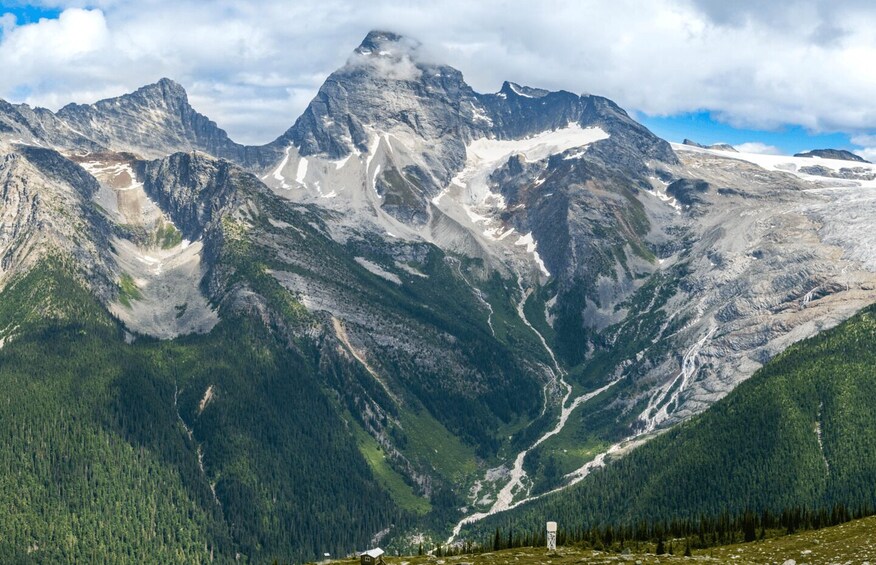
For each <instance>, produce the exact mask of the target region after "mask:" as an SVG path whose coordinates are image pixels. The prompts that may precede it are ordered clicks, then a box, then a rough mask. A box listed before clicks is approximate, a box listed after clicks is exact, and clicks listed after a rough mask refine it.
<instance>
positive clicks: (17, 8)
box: [0, 2, 61, 25]
mask: <svg viewBox="0 0 876 565" xmlns="http://www.w3.org/2000/svg"><path fill="white" fill-rule="evenodd" d="M2 6H3V7H2V8H0V13H6V14H13V15H14V16H15V18H16V20H17V23H18V24H19V25H21V24H28V23H35V22H37V21H39V19H40V18H57V17H58V16H60V15H61V10H60V9H58V8H46V7H42V6H33V5H28V4H17V3H15V2H3V3H2Z"/></svg>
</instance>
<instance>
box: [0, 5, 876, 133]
mask: <svg viewBox="0 0 876 565" xmlns="http://www.w3.org/2000/svg"><path fill="white" fill-rule="evenodd" d="M41 3H42V4H43V5H45V6H49V7H53V8H58V9H61V10H63V12H62V14H61V17H60V18H59V19H57V20H43V21H40V22H37V23H32V24H28V25H17V26H15V25H14V24H13V22H12V20H11V19H10V18H9V17H2V16H0V17H2V19H0V26H2V27H3V35H2V39H0V68H3V69H4V70H5V71H6V72H4V73H2V74H0V97H4V98H7V99H10V100H12V101H14V102H28V103H32V104H40V105H45V106H47V107H50V108H53V109H54V108H57V107H58V106H61V105H63V104H64V103H67V102H70V101H75V102H92V101H94V100H95V99H97V98H98V97H102V96H110V95H117V94H121V93H123V92H128V91H131V90H134V89H136V88H137V87H139V86H141V85H143V84H145V83H149V82H154V81H155V80H157V79H159V78H161V77H163V76H167V77H170V78H173V79H174V80H177V81H178V82H180V83H181V84H183V86H185V87H186V89H187V90H188V91H189V93H190V95H191V98H192V101H193V102H194V103H195V106H196V108H197V109H198V110H200V111H201V112H203V113H205V114H207V115H208V116H210V117H211V118H212V119H214V120H216V121H217V122H218V123H219V124H220V125H221V126H223V127H225V128H226V129H228V130H229V133H230V134H231V135H232V137H234V138H236V139H238V140H240V141H243V142H249V143H259V142H266V141H269V140H270V139H272V138H273V137H275V136H277V135H279V134H280V133H281V132H282V131H284V130H285V129H286V128H287V127H288V126H289V125H291V123H292V122H293V121H294V120H295V118H296V117H297V116H298V115H299V114H300V113H301V111H302V110H303V109H304V107H305V106H306V104H307V102H308V101H309V99H310V98H312V97H313V95H314V94H315V93H316V90H317V89H318V88H319V85H320V84H321V83H322V81H323V80H324V79H325V77H326V76H327V75H328V74H329V73H331V72H332V71H333V70H334V69H336V68H338V67H340V66H341V65H343V64H344V63H345V62H346V61H347V60H348V58H349V56H350V53H351V52H352V50H353V49H354V48H355V47H356V46H357V45H358V43H359V42H360V41H361V39H362V38H363V37H364V36H365V34H366V33H367V32H368V31H369V30H370V29H386V30H390V31H397V32H400V33H403V34H406V35H409V36H411V37H414V38H416V39H418V40H420V41H421V42H422V43H423V46H424V48H426V49H428V50H429V53H430V57H432V58H436V59H439V60H442V61H445V62H447V63H448V64H450V65H453V66H455V67H457V68H459V69H460V70H462V71H463V73H464V74H465V76H466V78H467V79H468V80H469V82H470V83H471V84H472V86H474V87H475V89H477V90H479V91H495V90H496V89H498V87H499V85H501V83H502V81H503V80H511V81H514V82H517V83H521V84H527V85H531V86H539V87H545V88H550V89H566V90H571V91H573V92H590V93H594V94H601V95H604V96H607V97H609V98H612V99H614V100H615V101H617V102H618V103H619V104H621V105H622V106H624V107H626V108H628V109H629V110H632V111H638V112H643V113H646V114H651V115H671V114H675V113H679V112H690V111H700V110H708V111H710V112H712V114H713V115H716V116H718V117H720V119H722V120H724V121H726V122H728V123H730V124H732V125H736V126H745V127H754V128H773V127H778V126H781V125H784V124H795V125H801V126H803V127H805V128H809V129H811V130H814V131H844V132H848V133H851V134H868V133H872V132H873V131H876V105H874V104H873V102H872V101H873V100H874V99H876V73H874V72H873V71H872V68H873V63H872V62H873V61H874V60H876V35H874V34H873V32H872V30H873V29H876V5H874V4H873V3H872V2H869V1H862V0H847V1H845V2H830V1H828V0H788V1H787V2H781V3H780V2H768V3H764V2H759V1H756V0H739V1H736V2H726V0H651V1H649V2H641V1H639V0H610V1H609V0H576V1H572V0H565V1H561V0H543V1H542V2H531V1H530V0H502V1H499V0H496V1H484V2H470V1H468V0H447V1H443V2H428V1H427V2H401V1H399V0H369V2H359V1H358V0H319V1H317V0H296V1H295V2H289V1H288V0H261V1H259V2H246V1H241V0H238V1H234V0H213V1H210V2H204V1H203V0H91V1H86V0H44V1H43V2H41ZM2 12H3V10H2V8H0V14H2ZM407 71H410V69H407ZM405 76H407V75H405ZM873 146H874V145H867V146H866V147H873Z"/></svg>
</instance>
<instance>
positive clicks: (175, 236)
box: [153, 220, 183, 249]
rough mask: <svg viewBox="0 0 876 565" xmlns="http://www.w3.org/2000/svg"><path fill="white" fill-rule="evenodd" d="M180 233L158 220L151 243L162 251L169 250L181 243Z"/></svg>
mask: <svg viewBox="0 0 876 565" xmlns="http://www.w3.org/2000/svg"><path fill="white" fill-rule="evenodd" d="M182 239H183V237H182V233H181V232H180V231H179V230H178V229H176V227H175V226H174V225H173V224H166V223H164V222H163V221H161V220H159V222H158V226H157V227H156V229H155V234H154V236H153V242H154V243H155V245H158V246H159V247H161V248H162V249H171V248H172V247H176V246H177V245H179V244H180V243H182Z"/></svg>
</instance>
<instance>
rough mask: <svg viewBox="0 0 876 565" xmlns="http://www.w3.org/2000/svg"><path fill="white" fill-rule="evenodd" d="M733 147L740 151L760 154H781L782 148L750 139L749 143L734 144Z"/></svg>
mask: <svg viewBox="0 0 876 565" xmlns="http://www.w3.org/2000/svg"><path fill="white" fill-rule="evenodd" d="M733 149H735V150H737V151H739V152H740V153H757V154H759V155H781V154H782V150H781V149H779V148H778V147H776V146H775V145H767V144H766V143H761V142H759V141H749V142H747V143H740V144H739V145H734V146H733Z"/></svg>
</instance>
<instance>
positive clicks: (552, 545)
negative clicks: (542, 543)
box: [547, 522, 557, 551]
mask: <svg viewBox="0 0 876 565" xmlns="http://www.w3.org/2000/svg"><path fill="white" fill-rule="evenodd" d="M547 549H548V551H556V550H557V523H556V522H548V523H547Z"/></svg>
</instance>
